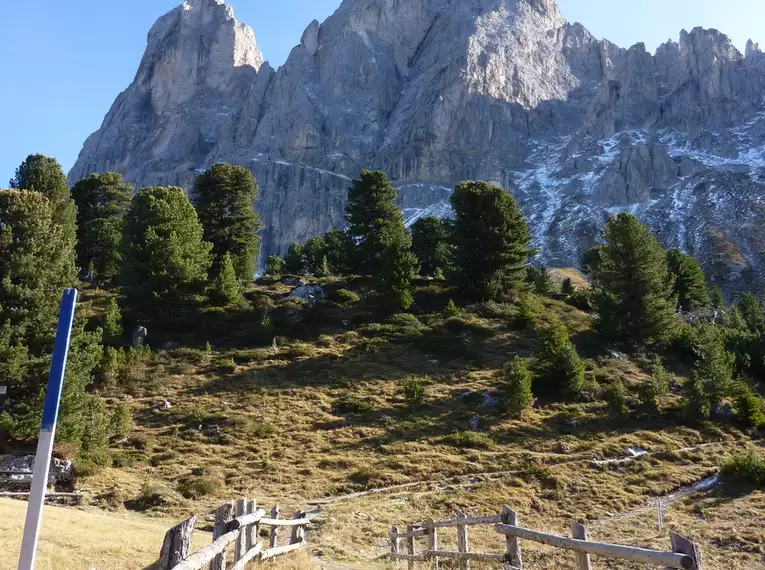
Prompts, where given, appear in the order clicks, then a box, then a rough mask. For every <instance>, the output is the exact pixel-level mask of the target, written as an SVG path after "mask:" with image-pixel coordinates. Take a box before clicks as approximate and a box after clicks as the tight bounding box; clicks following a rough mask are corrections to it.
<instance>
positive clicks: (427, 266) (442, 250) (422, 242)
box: [412, 216, 449, 277]
mask: <svg viewBox="0 0 765 570" xmlns="http://www.w3.org/2000/svg"><path fill="white" fill-rule="evenodd" d="M446 240H447V235H446V228H445V227H444V224H443V222H442V221H441V220H439V219H438V218H435V217H433V216H430V217H426V218H420V219H419V220H417V221H416V222H415V223H414V224H413V225H412V252H413V253H414V254H415V256H417V259H418V260H419V262H420V274H422V275H425V276H427V277H434V276H435V275H436V273H437V272H438V270H439V269H440V270H441V271H443V270H444V269H446V265H447V262H448V256H449V246H448V244H447V241H446Z"/></svg>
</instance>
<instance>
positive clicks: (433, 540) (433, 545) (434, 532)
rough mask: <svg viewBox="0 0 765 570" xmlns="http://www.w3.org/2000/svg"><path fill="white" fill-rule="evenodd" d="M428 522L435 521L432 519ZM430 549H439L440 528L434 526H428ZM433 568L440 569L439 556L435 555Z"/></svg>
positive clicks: (434, 569) (433, 569)
mask: <svg viewBox="0 0 765 570" xmlns="http://www.w3.org/2000/svg"><path fill="white" fill-rule="evenodd" d="M428 522H435V521H434V520H433V519H430V520H429V521H428ZM428 550H438V529H437V528H436V527H434V526H432V527H429V528H428ZM432 570H438V556H434V557H433V566H432Z"/></svg>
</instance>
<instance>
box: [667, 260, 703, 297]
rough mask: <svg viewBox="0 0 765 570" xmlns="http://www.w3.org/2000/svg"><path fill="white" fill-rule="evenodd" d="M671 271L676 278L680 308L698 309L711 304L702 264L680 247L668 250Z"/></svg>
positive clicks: (676, 292) (676, 291)
mask: <svg viewBox="0 0 765 570" xmlns="http://www.w3.org/2000/svg"><path fill="white" fill-rule="evenodd" d="M667 262H668V263H669V271H670V273H671V274H672V277H673V278H674V280H675V289H674V292H675V295H676V296H677V300H678V304H679V306H680V309H681V310H683V311H698V310H699V309H703V308H705V307H708V306H709V292H708V290H707V282H706V276H705V275H704V271H703V270H702V269H701V264H700V263H699V262H698V261H696V259H694V258H693V257H691V256H690V255H686V254H685V253H683V252H681V251H680V250H678V249H671V250H669V251H668V252H667Z"/></svg>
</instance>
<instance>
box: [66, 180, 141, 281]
mask: <svg viewBox="0 0 765 570" xmlns="http://www.w3.org/2000/svg"><path fill="white" fill-rule="evenodd" d="M132 194H133V187H132V186H130V185H129V184H125V183H124V181H123V180H122V176H121V175H119V174H117V173H115V172H106V173H104V174H91V175H90V176H89V177H88V178H84V179H82V180H80V181H79V182H77V183H76V184H75V185H74V188H72V198H73V199H74V201H75V203H76V204H77V261H78V264H79V266H80V267H82V268H85V267H91V265H92V267H93V269H94V271H95V272H96V276H97V277H98V278H101V279H111V278H113V277H115V276H116V275H117V273H118V271H119V265H120V263H121V260H122V257H121V252H120V243H121V241H122V220H123V217H124V215H125V213H127V210H128V208H129V207H130V198H131V196H132Z"/></svg>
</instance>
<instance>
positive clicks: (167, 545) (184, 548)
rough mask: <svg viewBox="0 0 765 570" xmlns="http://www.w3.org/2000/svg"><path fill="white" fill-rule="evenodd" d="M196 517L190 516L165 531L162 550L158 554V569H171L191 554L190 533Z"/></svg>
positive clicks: (192, 530)
mask: <svg viewBox="0 0 765 570" xmlns="http://www.w3.org/2000/svg"><path fill="white" fill-rule="evenodd" d="M196 523H197V517H195V516H194V517H191V518H188V519H186V520H185V521H183V522H182V523H180V524H178V525H176V526H174V527H173V528H171V529H170V530H168V531H167V533H165V540H164V542H163V543H162V550H161V552H160V554H159V570H171V569H172V568H173V567H175V566H176V565H177V564H180V563H181V562H183V561H184V560H186V559H187V558H188V557H189V556H190V555H191V535H192V534H193V533H194V526H195V525H196Z"/></svg>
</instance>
